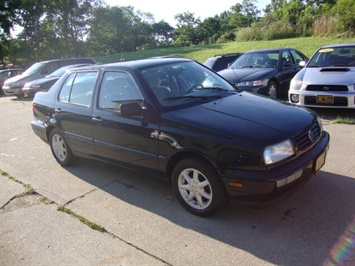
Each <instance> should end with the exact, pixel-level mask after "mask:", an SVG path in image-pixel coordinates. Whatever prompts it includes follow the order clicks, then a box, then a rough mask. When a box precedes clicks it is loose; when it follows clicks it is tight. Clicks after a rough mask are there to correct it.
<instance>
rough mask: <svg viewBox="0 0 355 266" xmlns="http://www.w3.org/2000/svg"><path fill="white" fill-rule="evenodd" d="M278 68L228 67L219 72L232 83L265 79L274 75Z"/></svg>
mask: <svg viewBox="0 0 355 266" xmlns="http://www.w3.org/2000/svg"><path fill="white" fill-rule="evenodd" d="M276 71H277V70H276V69H275V68H228V69H225V70H222V71H220V72H218V74H220V75H221V76H222V77H224V78H225V79H227V80H228V81H229V82H231V83H237V82H241V81H251V80H258V79H264V78H266V77H268V76H272V75H273V74H274V73H275V72H276Z"/></svg>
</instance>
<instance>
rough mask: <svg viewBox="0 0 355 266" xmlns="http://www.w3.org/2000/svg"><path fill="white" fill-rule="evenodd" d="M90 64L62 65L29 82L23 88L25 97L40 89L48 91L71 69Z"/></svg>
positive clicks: (31, 95)
mask: <svg viewBox="0 0 355 266" xmlns="http://www.w3.org/2000/svg"><path fill="white" fill-rule="evenodd" d="M87 65H89V64H77V65H69V66H65V67H61V68H59V69H57V70H56V71H54V72H52V73H51V74H49V75H48V76H45V77H44V78H40V79H35V80H34V81H31V82H27V83H26V84H25V86H24V87H23V88H22V91H23V92H24V96H25V97H33V96H34V95H35V94H36V93H37V92H39V91H47V90H49V88H50V87H52V85H53V84H54V83H55V82H56V81H57V80H58V79H59V78H60V77H61V76H62V75H63V74H64V73H65V72H66V71H67V70H69V69H71V68H75V67H82V66H87Z"/></svg>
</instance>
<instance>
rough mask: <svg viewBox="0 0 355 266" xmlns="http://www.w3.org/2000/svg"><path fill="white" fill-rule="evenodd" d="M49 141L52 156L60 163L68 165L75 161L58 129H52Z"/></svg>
mask: <svg viewBox="0 0 355 266" xmlns="http://www.w3.org/2000/svg"><path fill="white" fill-rule="evenodd" d="M49 143H50V146H51V150H52V153H53V156H54V158H55V159H56V160H57V162H58V163H59V164H60V165H62V166H69V165H72V164H74V163H75V162H76V159H77V158H76V157H75V156H74V154H73V153H72V151H71V149H70V148H69V146H68V144H67V142H66V141H65V139H64V137H63V135H62V133H60V131H59V130H58V129H53V130H52V132H51V134H50V137H49Z"/></svg>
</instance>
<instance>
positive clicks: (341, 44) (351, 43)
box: [321, 42, 355, 48]
mask: <svg viewBox="0 0 355 266" xmlns="http://www.w3.org/2000/svg"><path fill="white" fill-rule="evenodd" d="M347 46H355V43H354V42H349V43H336V44H328V45H324V46H322V47H321V48H331V47H332V48H335V47H347Z"/></svg>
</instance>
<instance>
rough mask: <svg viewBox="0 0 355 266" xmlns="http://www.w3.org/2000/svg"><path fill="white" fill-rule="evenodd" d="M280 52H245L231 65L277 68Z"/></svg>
mask: <svg viewBox="0 0 355 266" xmlns="http://www.w3.org/2000/svg"><path fill="white" fill-rule="evenodd" d="M278 58H279V52H278V51H273V52H258V51H256V52H250V53H246V54H243V55H242V56H241V57H239V58H238V59H237V60H235V61H234V62H233V64H232V65H231V67H232V68H275V67H277V61H278Z"/></svg>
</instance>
